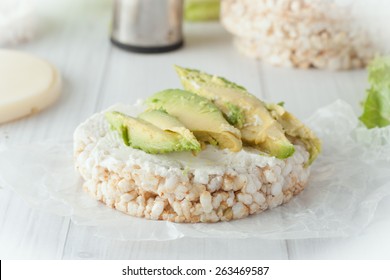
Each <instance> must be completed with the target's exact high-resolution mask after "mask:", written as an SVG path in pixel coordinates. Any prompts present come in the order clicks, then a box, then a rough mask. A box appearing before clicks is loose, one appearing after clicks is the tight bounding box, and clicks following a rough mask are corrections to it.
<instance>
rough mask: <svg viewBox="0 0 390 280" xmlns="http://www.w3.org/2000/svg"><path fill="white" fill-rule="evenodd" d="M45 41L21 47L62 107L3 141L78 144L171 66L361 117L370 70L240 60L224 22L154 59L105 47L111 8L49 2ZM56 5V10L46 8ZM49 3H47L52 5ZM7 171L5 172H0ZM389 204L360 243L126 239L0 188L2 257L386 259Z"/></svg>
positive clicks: (389, 254) (303, 105)
mask: <svg viewBox="0 0 390 280" xmlns="http://www.w3.org/2000/svg"><path fill="white" fill-rule="evenodd" d="M39 2H40V3H43V2H45V3H46V4H45V5H42V4H41V5H40V6H39V12H40V14H41V16H42V17H41V19H42V23H43V26H42V30H41V31H42V32H41V34H40V36H39V37H38V38H37V39H36V40H34V41H33V42H30V43H28V44H25V45H23V46H19V47H18V49H22V50H26V51H29V52H31V53H33V54H36V55H39V56H41V57H44V58H46V59H48V60H49V61H51V62H52V63H54V64H55V65H57V66H58V68H59V69H60V71H61V72H62V75H63V78H64V88H63V95H62V97H61V99H60V101H59V102H58V103H56V104H55V105H54V106H52V107H50V108H49V109H47V110H45V111H44V112H41V113H40V114H38V115H35V116H33V117H29V118H27V119H23V120H19V121H15V122H12V123H9V124H6V125H0V142H6V143H12V144H19V143H21V144H22V143H30V142H37V141H41V140H45V139H58V140H59V139H66V140H70V139H71V138H72V133H73V130H74V129H75V127H76V126H77V125H78V124H79V123H80V122H81V121H83V120H84V119H85V118H87V117H88V116H90V115H91V114H92V113H94V112H96V111H99V110H101V109H104V108H106V107H107V106H109V105H111V104H113V103H116V102H127V103H134V102H135V101H136V100H137V99H138V98H141V97H144V96H147V95H150V94H152V93H154V92H156V91H158V90H161V89H164V88H170V87H180V84H179V81H178V78H177V77H176V75H175V73H174V71H173V68H172V66H173V64H178V65H182V66H187V67H193V68H199V69H203V70H204V71H208V72H211V73H217V74H220V75H222V76H226V77H228V78H230V79H232V80H234V81H236V82H237V83H240V84H243V85H245V86H246V87H247V88H248V89H249V90H250V91H251V92H252V93H254V94H256V95H257V96H258V97H260V98H262V99H265V100H269V101H275V102H278V101H285V102H286V107H287V108H288V109H290V110H291V111H292V112H294V113H295V114H296V115H297V116H298V117H300V118H306V117H308V116H310V115H311V114H312V113H313V112H314V111H315V110H316V109H318V108H319V107H322V106H324V105H327V104H329V103H331V102H333V101H334V100H336V99H338V98H342V99H344V100H346V101H348V102H349V103H350V104H351V105H353V107H354V109H355V110H356V112H359V110H360V108H359V101H360V100H361V99H362V98H363V96H364V89H365V87H366V86H367V85H366V73H365V72H364V71H352V72H338V73H335V72H326V71H315V70H309V71H303V70H293V69H280V68H274V67H271V66H268V65H264V64H262V63H260V62H258V61H255V60H252V59H249V58H246V57H244V56H242V55H240V54H239V53H238V52H237V51H236V50H235V49H234V47H233V45H232V42H231V38H230V36H229V34H228V33H226V31H224V30H223V28H222V27H221V26H220V25H219V24H218V23H207V24H206V23H202V24H192V25H187V26H186V28H185V37H186V45H185V47H184V48H183V49H181V50H178V51H175V52H172V53H167V54H156V55H142V54H134V53H128V52H124V51H122V50H119V49H117V48H115V47H113V46H112V45H111V44H110V42H109V39H108V38H109V19H110V1H108V0H99V1H96V0H94V1H91V0H84V1H43V0H40V1H39ZM50 2H51V3H50ZM50 5H51V6H50ZM0 172H1V170H0ZM389 202H390V199H385V200H383V201H382V202H381V203H380V205H379V207H378V209H377V212H376V215H375V217H374V219H373V222H372V223H371V224H370V225H369V227H368V228H366V229H365V230H364V232H363V233H361V234H360V235H359V236H356V237H352V238H342V239H301V240H261V239H241V240H240V239H226V240H225V239H190V238H183V239H179V240H174V241H166V242H151V241H142V242H125V241H117V240H109V239H105V238H97V237H94V235H93V233H94V228H92V227H88V226H76V225H75V224H73V223H72V221H71V220H70V219H69V218H66V217H60V216H56V215H52V214H49V213H47V212H45V210H44V209H33V208H31V207H30V205H29V204H27V203H26V202H24V201H23V200H22V199H21V198H19V197H18V196H17V195H16V194H15V193H13V191H11V190H8V189H5V188H2V189H0V258H1V259H15V258H16V259H20V258H22V259H30V258H31V259H156V258H157V259H323V258H325V259H328V258H329V259H334V258H337V259H343V258H347V259H361V258H374V259H377V258H390V242H389V238H388V237H389V236H390V214H388V213H390V203H389Z"/></svg>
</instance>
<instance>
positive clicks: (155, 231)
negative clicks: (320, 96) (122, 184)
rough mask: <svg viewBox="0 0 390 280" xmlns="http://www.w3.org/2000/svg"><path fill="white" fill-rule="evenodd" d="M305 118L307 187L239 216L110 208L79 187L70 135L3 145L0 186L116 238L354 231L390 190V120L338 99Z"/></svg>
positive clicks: (289, 235)
mask: <svg viewBox="0 0 390 280" xmlns="http://www.w3.org/2000/svg"><path fill="white" fill-rule="evenodd" d="M307 123H308V125H309V126H310V127H311V128H313V130H315V132H316V133H317V135H318V136H319V137H320V138H321V140H322V142H323V152H322V154H321V156H320V157H319V158H318V160H317V161H315V163H314V164H313V166H312V173H311V177H310V180H309V184H308V186H307V188H306V189H305V190H304V191H303V192H302V193H301V194H300V195H298V196H297V197H295V198H293V200H292V201H291V202H289V203H288V204H286V205H284V206H281V207H277V208H275V209H272V210H268V211H266V212H264V213H261V214H258V215H254V216H251V217H248V218H245V219H243V220H238V221H232V222H224V223H217V224H175V223H171V222H165V221H150V220H145V219H140V218H134V217H131V216H127V215H125V214H122V213H121V212H119V211H115V210H112V209H110V208H108V207H106V206H105V205H103V204H101V203H99V202H97V201H95V200H94V199H92V198H91V197H89V195H88V194H86V193H84V192H83V191H82V188H81V184H82V181H81V179H80V177H79V175H78V174H77V173H76V171H75V170H74V166H73V160H72V142H71V141H69V142H63V143H55V142H52V141H47V142H45V143H35V144H30V145H26V146H2V147H0V186H6V187H8V188H11V189H13V190H14V191H15V192H16V193H17V194H19V195H20V196H21V197H22V198H24V199H25V200H26V201H28V202H29V203H30V204H31V205H32V206H33V207H36V208H41V209H45V210H47V211H50V212H53V213H55V214H58V215H61V216H70V217H71V219H72V221H73V222H74V223H75V224H79V225H88V226H93V227H95V230H96V231H95V232H96V234H97V235H98V236H105V237H110V238H114V239H120V240H172V239H177V238H181V237H185V236H186V237H196V238H202V237H212V238H247V237H258V238H264V239H299V238H319V237H346V236H350V235H354V234H357V233H359V232H360V231H361V230H362V229H364V228H365V227H366V226H367V225H368V224H369V223H370V221H371V219H372V217H373V215H374V213H375V210H376V207H377V205H378V203H379V201H380V200H381V199H382V198H384V197H385V196H387V195H389V194H390V127H387V128H382V129H371V130H368V129H366V128H364V127H363V126H362V125H360V124H359V122H358V118H357V116H356V115H355V114H354V113H353V110H352V109H351V107H350V106H349V105H348V104H347V103H345V102H343V101H337V102H335V103H334V104H331V105H329V106H327V107H325V108H322V109H320V110H318V111H317V112H316V113H315V114H314V115H313V116H312V117H311V118H310V119H309V120H307Z"/></svg>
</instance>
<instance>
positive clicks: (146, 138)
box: [105, 111, 200, 154]
mask: <svg viewBox="0 0 390 280" xmlns="http://www.w3.org/2000/svg"><path fill="white" fill-rule="evenodd" d="M105 117H106V119H107V121H108V122H109V123H110V125H111V128H112V129H114V130H116V131H118V132H119V134H120V135H121V137H122V139H123V142H124V144H125V145H127V146H130V147H132V148H134V149H139V150H142V151H144V152H146V153H149V154H163V153H170V152H181V151H199V150H200V144H199V143H198V142H197V141H196V142H194V141H193V139H190V140H188V139H187V138H185V137H183V136H182V135H180V134H178V133H177V132H173V131H169V130H163V129H160V128H159V127H157V126H155V125H153V124H152V123H150V122H147V121H145V120H142V119H137V118H133V117H130V116H128V115H126V114H123V113H120V112H115V111H114V112H107V113H106V114H105Z"/></svg>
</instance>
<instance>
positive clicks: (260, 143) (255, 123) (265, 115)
mask: <svg viewBox="0 0 390 280" xmlns="http://www.w3.org/2000/svg"><path fill="white" fill-rule="evenodd" d="M175 68H176V71H177V73H178V75H179V77H180V80H181V82H182V84H183V86H184V88H185V89H186V90H188V91H191V92H194V93H196V94H198V95H199V96H203V97H205V98H207V99H208V100H210V101H212V102H213V103H214V104H215V105H216V106H217V107H218V108H219V109H220V110H221V111H222V112H223V114H224V115H225V116H226V118H227V119H228V120H229V122H230V123H232V124H233V125H234V126H236V127H237V128H239V129H240V130H241V137H242V141H243V142H245V143H247V144H248V145H251V146H255V147H256V148H258V149H260V150H261V151H264V152H266V153H268V154H270V155H271V156H275V157H277V158H280V159H284V158H288V157H290V156H291V155H292V154H293V153H294V152H295V148H294V145H293V144H291V142H290V141H289V140H288V139H287V138H286V136H285V134H284V131H283V128H282V126H281V125H280V124H279V123H278V122H277V121H276V120H275V119H274V118H273V117H272V116H271V114H270V113H269V112H268V110H267V108H265V106H264V104H263V102H262V101H261V100H259V99H257V98H256V97H255V96H253V95H251V94H250V93H248V91H247V90H246V89H245V88H244V87H242V86H239V85H237V84H235V83H233V82H230V81H228V80H226V79H224V78H222V77H218V76H212V75H209V74H207V73H203V72H200V71H198V70H193V69H187V68H182V67H179V66H175Z"/></svg>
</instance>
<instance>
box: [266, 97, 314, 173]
mask: <svg viewBox="0 0 390 280" xmlns="http://www.w3.org/2000/svg"><path fill="white" fill-rule="evenodd" d="M265 105H266V107H267V109H268V111H269V112H270V113H271V115H272V117H274V118H275V119H276V120H277V121H278V122H279V123H280V124H281V125H282V127H283V129H284V131H285V133H286V135H287V136H288V137H291V138H292V139H294V140H298V141H301V142H302V143H303V144H304V145H305V147H306V150H307V151H308V152H309V154H310V157H309V161H308V162H307V163H306V166H309V165H310V164H312V163H313V161H314V160H315V159H316V158H317V156H318V155H319V153H320V152H321V141H320V139H318V137H317V136H316V135H315V134H314V133H313V131H312V130H311V129H309V128H308V127H307V126H305V125H304V124H303V123H302V122H301V121H300V120H298V119H297V118H296V117H295V116H294V115H293V114H291V113H290V112H287V111H286V110H285V109H284V108H283V106H280V105H278V104H265Z"/></svg>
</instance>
